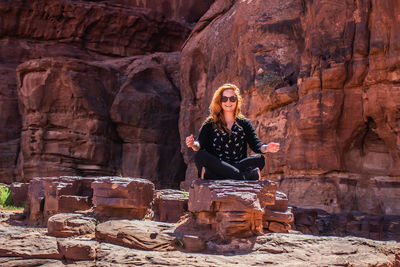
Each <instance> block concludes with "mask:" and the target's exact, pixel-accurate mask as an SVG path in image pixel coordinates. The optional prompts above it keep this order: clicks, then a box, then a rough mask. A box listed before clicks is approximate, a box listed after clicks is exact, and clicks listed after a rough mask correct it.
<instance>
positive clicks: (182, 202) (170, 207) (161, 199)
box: [153, 189, 189, 223]
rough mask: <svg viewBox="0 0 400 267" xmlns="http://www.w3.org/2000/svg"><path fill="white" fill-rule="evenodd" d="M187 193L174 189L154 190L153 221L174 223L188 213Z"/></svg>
mask: <svg viewBox="0 0 400 267" xmlns="http://www.w3.org/2000/svg"><path fill="white" fill-rule="evenodd" d="M188 198H189V193H188V192H185V191H179V190H174V189H163V190H156V192H155V196H154V201H153V212H154V220H155V221H160V222H169V223H175V222H178V221H179V219H180V218H181V217H182V216H183V215H185V214H186V213H187V211H188Z"/></svg>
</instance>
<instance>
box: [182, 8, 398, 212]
mask: <svg viewBox="0 0 400 267" xmlns="http://www.w3.org/2000/svg"><path fill="white" fill-rule="evenodd" d="M399 13H400V5H399V3H398V1H378V0H371V1H370V0H356V1H347V2H346V1H299V0H289V1H284V2H279V3H278V2H276V1H230V0H220V1H216V2H215V3H214V4H213V6H212V7H211V8H210V9H209V10H208V11H207V13H206V14H205V15H204V16H203V17H202V18H201V19H200V20H199V22H198V23H197V24H196V27H195V28H194V30H193V31H192V33H191V35H190V37H189V39H188V40H187V41H186V43H185V46H184V48H183V50H182V54H181V87H180V89H181V95H182V103H181V113H180V120H179V129H180V133H181V136H182V137H184V136H187V135H189V134H190V133H195V134H197V133H198V130H199V127H200V125H201V123H202V121H203V120H204V119H205V117H206V114H207V109H208V105H209V103H210V99H211V96H212V94H213V92H214V90H215V89H216V88H217V87H218V86H220V85H222V84H223V83H225V82H234V83H236V84H237V85H239V87H240V88H241V90H242V93H243V96H244V110H245V115H246V116H248V117H249V118H250V119H251V121H252V122H253V124H254V125H255V127H256V131H257V133H258V135H259V136H260V138H261V139H262V140H264V142H269V141H276V142H280V143H281V150H280V152H279V153H276V154H271V155H268V157H267V167H266V170H265V172H264V175H269V177H270V178H274V179H276V180H277V181H278V182H279V184H280V189H281V190H282V191H283V192H285V193H287V194H288V197H289V199H290V201H291V204H292V205H300V206H304V207H310V208H311V207H315V208H320V209H324V210H326V211H329V212H341V211H349V210H358V211H361V212H366V213H375V214H382V213H384V214H393V215H395V214H399V212H400V210H399V206H398V205H395V204H394V203H397V202H398V201H399V197H398V196H399V191H398V190H399V184H400V173H399V166H400V150H399V148H400V143H399V140H400V135H399V132H400V128H399V104H398V103H400V98H399V96H400V94H399V92H400V87H399V86H398V82H399V70H398V66H399V57H400V54H399V45H400V42H399V39H398V37H397V36H398V34H397V32H396V30H395V29H397V28H398V27H397V26H398V24H399V20H398V14H399ZM181 147H182V152H183V154H184V158H185V162H186V163H187V164H188V169H187V172H186V180H187V182H186V185H189V184H190V182H191V179H193V177H195V171H194V169H195V166H194V164H193V163H192V162H193V161H192V156H193V152H191V151H189V150H188V149H187V148H186V147H185V146H184V143H183V138H181ZM305 192H307V194H305Z"/></svg>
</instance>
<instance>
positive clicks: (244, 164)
mask: <svg viewBox="0 0 400 267" xmlns="http://www.w3.org/2000/svg"><path fill="white" fill-rule="evenodd" d="M194 161H195V163H196V167H197V170H198V173H199V177H200V174H201V169H202V168H203V167H205V168H206V172H205V174H204V179H209V180H223V179H233V180H243V173H244V172H247V171H250V170H252V169H255V168H257V167H258V168H259V169H260V171H261V170H262V169H263V168H264V166H265V158H264V156H263V155H258V154H257V155H252V156H250V157H247V158H245V159H242V160H241V161H239V162H237V163H228V162H226V161H223V160H220V159H219V158H217V157H216V156H214V155H212V154H210V153H209V152H207V151H205V150H199V151H197V152H196V155H195V156H194Z"/></svg>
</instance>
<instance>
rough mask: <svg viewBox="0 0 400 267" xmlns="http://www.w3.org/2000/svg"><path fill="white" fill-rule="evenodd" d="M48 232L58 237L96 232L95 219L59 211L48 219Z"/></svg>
mask: <svg viewBox="0 0 400 267" xmlns="http://www.w3.org/2000/svg"><path fill="white" fill-rule="evenodd" d="M47 228H48V234H49V235H51V236H56V237H69V236H79V235H87V234H94V230H95V219H93V218H88V217H84V216H83V215H81V214H74V213H59V214H56V215H53V216H51V217H50V218H49V220H48V221H47Z"/></svg>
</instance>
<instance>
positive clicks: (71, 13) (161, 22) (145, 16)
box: [0, 1, 200, 56]
mask: <svg viewBox="0 0 400 267" xmlns="http://www.w3.org/2000/svg"><path fill="white" fill-rule="evenodd" d="M113 2H117V3H113ZM198 6H200V5H198ZM199 11H200V10H199ZM15 14H20V16H15ZM0 15H1V17H2V18H3V20H2V21H3V27H2V28H1V31H0V34H1V36H18V37H19V38H26V39H35V40H41V41H47V40H58V41H59V42H63V43H67V44H70V45H77V46H83V47H84V48H86V49H87V50H89V51H94V52H97V53H99V54H104V55H118V56H129V55H137V54H145V53H148V52H154V51H165V52H168V51H177V50H179V48H180V46H181V45H182V44H183V42H184V40H185V38H186V36H187V35H188V34H189V28H188V27H186V26H185V25H183V24H182V23H178V22H176V21H173V20H171V19H167V18H165V16H164V17H163V14H161V13H158V12H154V11H152V10H150V9H144V8H135V7H132V4H131V3H126V4H125V5H120V4H118V1H109V3H106V2H104V3H98V2H85V3H79V2H63V1H41V2H36V3H26V2H24V1H14V2H10V3H3V4H2V5H1V6H0Z"/></svg>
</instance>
